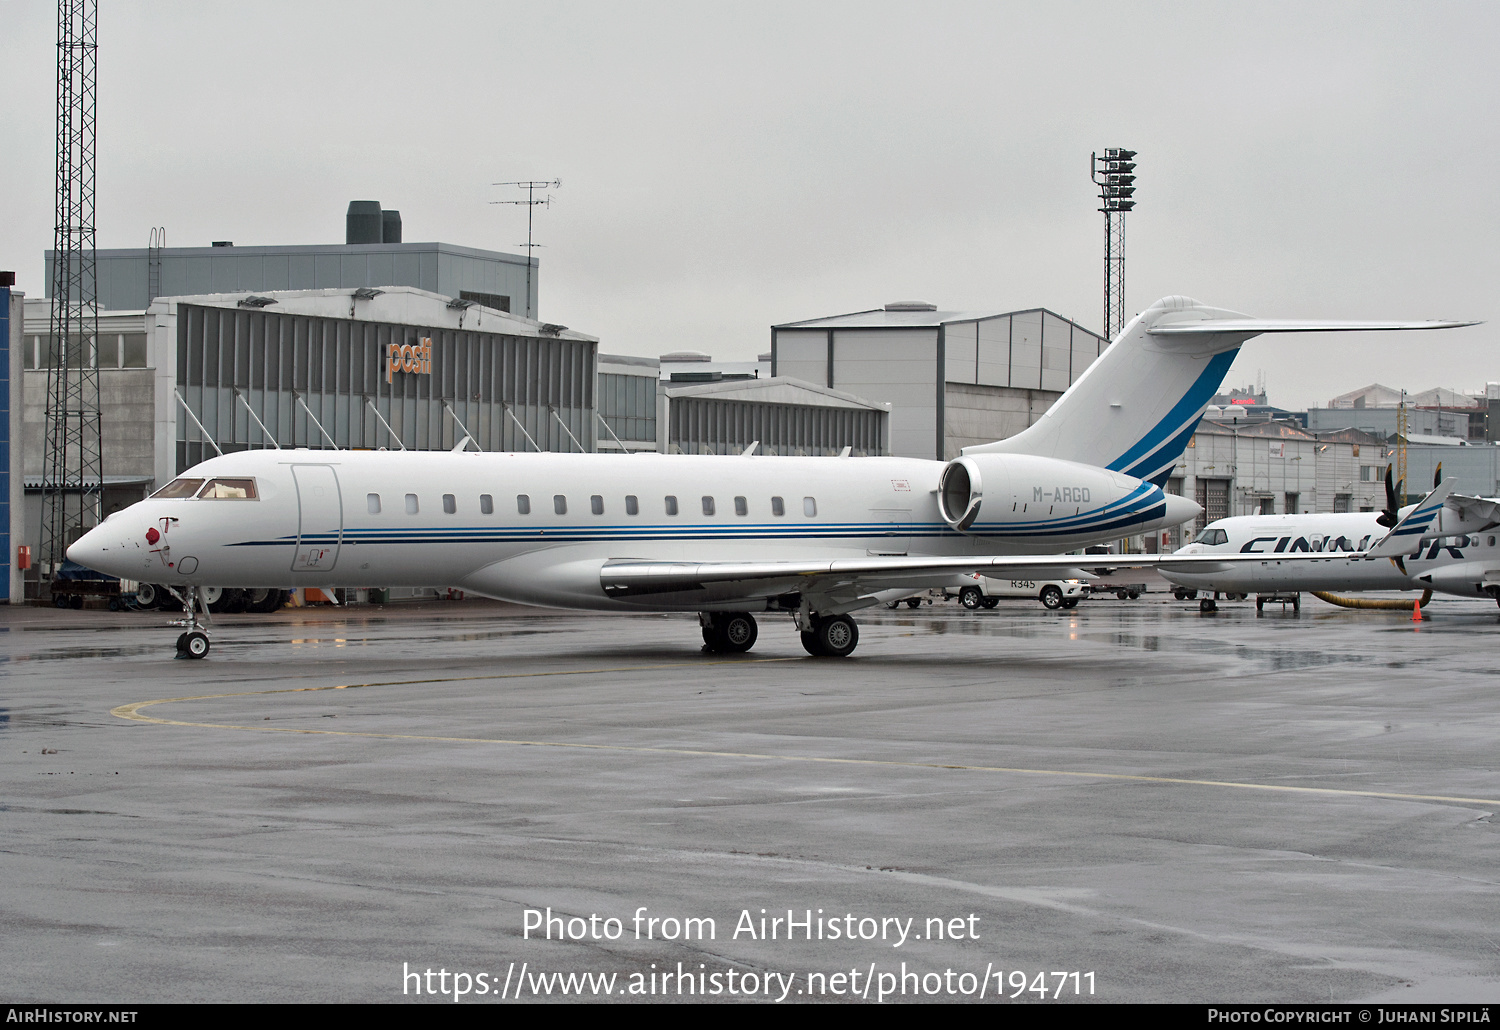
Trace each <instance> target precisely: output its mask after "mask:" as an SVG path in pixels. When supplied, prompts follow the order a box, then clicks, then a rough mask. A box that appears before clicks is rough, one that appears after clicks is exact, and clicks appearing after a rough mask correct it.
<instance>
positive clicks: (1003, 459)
mask: <svg viewBox="0 0 1500 1030" xmlns="http://www.w3.org/2000/svg"><path fill="white" fill-rule="evenodd" d="M1163 500H1164V498H1163V496H1162V492H1161V489H1160V488H1159V487H1157V486H1154V485H1153V484H1151V483H1147V482H1145V481H1143V480H1140V479H1136V478H1134V477H1133V476H1126V475H1122V474H1121V473H1119V472H1111V471H1109V470H1108V469H1101V468H1097V467H1095V466H1093V465H1083V464H1080V463H1078V462H1075V461H1065V460H1063V459H1061V458H1042V457H1037V456H1035V455H1029V454H973V455H965V456H964V457H962V458H955V459H953V460H952V461H950V462H949V463H948V465H947V467H946V468H944V469H943V473H942V477H941V478H940V479H939V481H938V507H939V510H940V511H941V512H942V515H943V518H944V520H946V521H947V523H948V525H950V526H952V527H953V528H954V529H956V530H958V531H959V532H960V533H970V532H975V533H977V532H979V531H981V529H982V530H984V531H986V532H994V531H995V530H996V529H997V528H999V527H1001V526H1004V527H1015V528H1022V527H1028V526H1038V525H1040V524H1048V525H1052V526H1057V527H1058V528H1071V527H1069V525H1068V524H1069V523H1070V522H1074V523H1076V526H1077V528H1078V529H1079V530H1080V531H1081V532H1084V533H1086V532H1087V531H1088V530H1089V529H1092V528H1094V525H1095V524H1097V522H1098V521H1100V520H1101V519H1103V520H1110V521H1112V520H1115V519H1120V518H1124V519H1127V520H1128V519H1129V518H1130V517H1131V516H1136V519H1137V521H1141V516H1143V515H1144V514H1145V513H1146V512H1148V511H1150V510H1152V509H1155V508H1157V507H1158V506H1159V505H1160V504H1161V503H1162V502H1163ZM1157 514H1159V512H1158V513H1157Z"/></svg>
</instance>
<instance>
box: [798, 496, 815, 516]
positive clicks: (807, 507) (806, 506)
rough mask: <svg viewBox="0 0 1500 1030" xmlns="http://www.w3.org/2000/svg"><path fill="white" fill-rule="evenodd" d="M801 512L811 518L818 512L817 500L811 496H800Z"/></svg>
mask: <svg viewBox="0 0 1500 1030" xmlns="http://www.w3.org/2000/svg"><path fill="white" fill-rule="evenodd" d="M802 514H804V515H806V516H807V517H808V518H813V517H814V516H816V515H817V514H818V502H817V501H815V500H814V499H813V498H811V497H804V498H802Z"/></svg>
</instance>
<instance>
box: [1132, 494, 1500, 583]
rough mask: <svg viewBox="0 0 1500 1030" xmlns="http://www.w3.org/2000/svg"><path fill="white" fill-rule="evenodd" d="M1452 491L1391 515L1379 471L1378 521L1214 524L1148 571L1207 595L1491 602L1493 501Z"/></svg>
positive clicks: (1281, 518) (1497, 555) (1498, 559)
mask: <svg viewBox="0 0 1500 1030" xmlns="http://www.w3.org/2000/svg"><path fill="white" fill-rule="evenodd" d="M1440 474H1441V473H1440ZM1454 487H1455V483H1454V481H1453V480H1451V479H1450V480H1447V481H1443V482H1439V483H1438V484H1437V485H1436V486H1435V487H1434V489H1433V491H1432V493H1430V494H1428V495H1427V496H1426V497H1425V498H1423V499H1422V500H1421V501H1419V502H1418V503H1416V504H1413V505H1408V506H1407V507H1404V508H1400V509H1397V508H1396V496H1397V492H1396V488H1395V487H1394V486H1393V485H1392V483H1391V474H1390V470H1389V469H1387V471H1386V498H1387V502H1386V509H1385V511H1383V512H1373V511H1366V512H1349V513H1335V514H1313V513H1305V514H1297V515H1237V516H1233V517H1230V518H1226V519H1218V520H1216V521H1214V522H1211V523H1209V524H1208V525H1207V526H1205V527H1203V529H1202V530H1201V531H1200V532H1199V533H1198V535H1197V536H1196V537H1194V538H1193V541H1192V542H1191V543H1189V544H1187V545H1186V546H1184V547H1182V548H1180V549H1179V550H1178V551H1177V552H1176V553H1175V554H1174V555H1172V556H1171V557H1172V558H1173V559H1180V560H1179V561H1177V562H1175V563H1174V562H1173V561H1172V560H1170V559H1168V560H1166V561H1163V562H1161V563H1160V564H1158V565H1157V566H1156V568H1157V569H1158V570H1159V571H1160V572H1161V574H1162V576H1163V578H1165V579H1166V580H1168V581H1169V582H1171V583H1173V584H1175V585H1177V586H1180V587H1185V588H1188V589H1191V590H1208V591H1214V592H1215V593H1229V594H1236V593H1238V594H1250V593H1258V594H1270V593H1281V592H1290V591H1301V590H1308V591H1312V590H1317V591H1334V590H1337V591H1363V590H1436V591H1439V592H1441V593H1446V594H1456V595H1458V596H1460V597H1491V598H1494V599H1495V600H1496V601H1497V602H1500V546H1497V545H1500V536H1497V534H1496V532H1495V529H1496V527H1497V525H1500V501H1497V500H1495V499H1494V498H1485V497H1472V496H1468V495H1465V494H1459V493H1456V492H1454ZM1193 559H1196V561H1194V560H1193ZM1202 607H1203V609H1204V610H1205V611H1212V610H1213V608H1214V603H1213V601H1212V600H1210V599H1207V598H1205V599H1204V600H1203V602H1202Z"/></svg>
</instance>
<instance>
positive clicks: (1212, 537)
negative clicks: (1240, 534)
mask: <svg viewBox="0 0 1500 1030" xmlns="http://www.w3.org/2000/svg"><path fill="white" fill-rule="evenodd" d="M1193 543H1195V544H1209V545H1212V544H1227V543H1229V534H1228V533H1226V532H1224V530H1222V529H1205V530H1203V531H1202V532H1200V533H1199V534H1198V535H1197V536H1195V537H1193Z"/></svg>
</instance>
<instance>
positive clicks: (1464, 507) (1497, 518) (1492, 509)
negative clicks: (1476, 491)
mask: <svg viewBox="0 0 1500 1030" xmlns="http://www.w3.org/2000/svg"><path fill="white" fill-rule="evenodd" d="M1446 504H1447V506H1448V507H1449V508H1452V509H1453V510H1454V511H1456V512H1458V514H1459V517H1460V518H1463V519H1484V520H1486V521H1488V522H1500V498H1495V497H1470V496H1468V495H1467V494H1449V495H1448V500H1447V502H1446Z"/></svg>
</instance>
